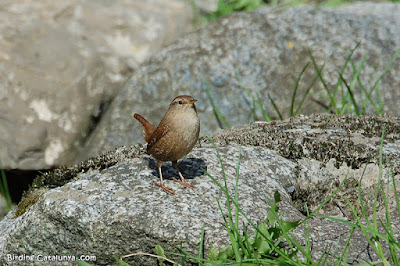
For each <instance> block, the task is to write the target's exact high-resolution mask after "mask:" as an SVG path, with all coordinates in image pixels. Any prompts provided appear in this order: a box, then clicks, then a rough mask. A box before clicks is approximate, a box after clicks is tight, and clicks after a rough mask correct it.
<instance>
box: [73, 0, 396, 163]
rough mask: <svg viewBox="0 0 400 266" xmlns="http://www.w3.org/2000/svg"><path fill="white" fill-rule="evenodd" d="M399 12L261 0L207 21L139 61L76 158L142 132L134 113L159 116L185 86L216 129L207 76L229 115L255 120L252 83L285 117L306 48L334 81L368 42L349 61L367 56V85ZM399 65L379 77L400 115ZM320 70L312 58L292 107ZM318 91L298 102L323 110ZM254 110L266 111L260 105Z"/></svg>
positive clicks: (206, 123) (390, 50) (392, 45)
mask: <svg viewBox="0 0 400 266" xmlns="http://www.w3.org/2000/svg"><path fill="white" fill-rule="evenodd" d="M370 10H373V12H372V13H371V11H370ZM399 12H400V4H393V3H374V4H372V3H356V4H354V5H346V6H341V7H338V8H335V9H331V8H314V7H310V6H297V7H290V8H263V9H261V10H257V11H254V12H251V13H235V14H231V15H229V16H227V17H223V18H220V19H219V20H217V21H214V22H211V23H209V24H206V25H205V26H203V27H202V28H200V29H199V30H197V31H196V32H193V33H191V34H188V35H186V36H184V37H182V38H180V39H178V40H177V41H176V42H174V43H172V44H170V45H169V46H168V47H166V48H164V49H163V50H161V51H160V52H159V53H156V54H155V55H153V56H152V57H151V58H150V59H149V60H148V61H146V62H145V63H144V64H143V65H141V66H140V67H139V68H138V69H136V70H135V71H134V73H133V75H132V77H131V78H130V79H129V80H128V82H127V83H126V85H125V87H124V88H123V89H122V90H121V91H120V93H119V94H118V96H117V97H116V98H115V99H114V101H113V103H112V105H111V107H110V109H109V112H108V113H107V114H106V115H105V116H104V118H103V119H102V121H101V122H100V124H99V126H98V127H97V128H96V129H95V131H94V133H93V134H92V136H90V138H89V139H88V141H87V142H86V144H85V146H84V148H83V150H84V152H83V153H82V154H81V156H80V157H79V158H78V161H80V160H82V159H84V158H88V157H90V156H94V155H96V154H98V153H101V152H103V151H105V150H112V149H114V148H116V147H119V146H121V145H131V144H134V143H137V142H142V134H141V131H142V129H141V125H140V123H137V121H135V120H134V119H133V118H132V115H133V113H135V112H138V113H141V114H142V115H143V116H144V117H146V118H148V119H149V121H150V122H152V123H155V124H157V123H158V122H159V121H160V119H161V118H162V116H163V115H164V113H165V111H166V110H167V108H168V104H169V103H170V101H171V100H172V99H173V98H174V97H175V96H176V95H179V94H190V95H193V96H194V97H196V98H197V99H198V100H199V101H198V103H197V107H198V111H199V115H200V118H201V121H202V134H203V135H204V134H210V133H211V132H213V131H214V130H216V129H217V128H219V127H220V125H219V123H218V121H217V119H216V118H215V115H214V112H213V109H212V105H211V103H210V100H209V98H208V96H207V89H206V88H207V86H208V87H209V88H210V92H211V95H212V97H213V100H214V102H215V103H216V104H217V105H218V107H219V109H220V111H221V113H222V114H223V115H224V116H225V117H226V119H227V120H228V122H229V123H230V124H231V125H236V126H237V125H242V124H246V123H248V122H249V121H250V120H252V117H253V116H252V114H251V110H252V109H253V100H252V98H251V97H250V96H249V95H248V94H247V92H246V89H245V88H248V89H249V90H250V91H251V92H252V93H253V95H254V96H256V95H259V96H260V99H262V104H263V106H264V108H265V110H266V112H267V113H268V114H269V116H270V117H272V118H277V115H276V111H275V110H274V108H273V106H272V104H271V103H270V101H269V100H268V95H270V96H271V98H272V99H273V100H274V101H275V102H276V104H277V106H278V107H279V110H280V112H281V113H282V114H283V115H284V117H288V114H289V109H290V105H291V98H292V95H293V90H294V86H295V82H296V79H297V77H298V76H299V74H300V72H301V70H302V68H303V67H304V66H305V65H306V63H307V62H311V59H310V56H309V53H308V50H311V52H312V54H313V56H314V57H315V60H316V62H317V64H318V66H321V65H322V64H323V63H324V62H325V63H326V64H325V66H324V69H323V70H322V75H323V77H324V80H325V81H326V83H327V86H328V87H329V88H330V89H331V91H333V88H334V85H335V84H336V81H337V80H338V77H339V75H338V74H337V69H340V68H342V66H343V65H344V64H345V61H346V58H347V57H348V56H349V54H350V52H351V50H352V49H354V48H355V47H356V46H357V44H358V43H359V42H361V43H360V45H359V47H358V48H357V49H356V51H355V52H354V54H353V56H352V62H353V63H354V64H355V66H357V67H358V66H359V65H361V63H362V62H363V60H364V57H365V63H364V65H363V68H362V71H361V73H360V80H362V83H363V84H364V86H365V88H366V89H367V90H368V91H370V89H371V88H372V86H373V84H374V82H375V80H376V78H377V75H380V74H381V73H382V72H383V71H384V69H385V67H386V66H387V64H388V63H389V62H390V60H391V58H392V57H393V56H394V55H395V52H396V50H397V49H398V48H399V47H400V19H399V16H397V14H398V13H399ZM350 65H351V64H348V67H347V70H346V71H345V74H344V77H345V78H346V79H347V83H348V84H350V81H351V79H350V76H352V75H353V74H352V73H353V69H352V68H351V67H350ZM399 71H400V61H399V59H397V60H396V61H395V62H394V64H393V65H392V66H391V68H390V69H389V71H388V72H387V73H386V75H385V76H384V77H383V79H382V81H381V82H380V83H379V87H380V89H381V95H382V100H383V103H384V104H383V112H387V113H388V114H391V115H394V116H399V115H400V110H399V108H397V106H399V104H400V94H399V93H400V92H399V90H398V88H399V87H400V78H399V76H398V74H397V73H399ZM238 76H240V78H239V77H238ZM314 77H316V73H315V69H314V67H313V66H312V64H311V65H309V66H308V68H307V69H306V71H305V73H304V75H303V77H302V79H301V82H300V85H299V88H298V92H297V96H296V101H295V107H297V106H298V104H299V102H300V100H301V98H302V97H303V95H304V94H305V91H306V89H307V87H308V86H309V85H310V84H311V83H312V80H313V79H314ZM356 87H357V86H356ZM344 89H345V88H344ZM353 93H354V95H355V98H356V101H357V104H358V105H359V107H360V108H361V102H362V101H364V100H365V99H366V95H365V93H362V92H361V89H360V88H358V87H357V89H355V90H354V92H353ZM377 93H378V92H377V90H375V91H374V92H373V93H372V95H371V96H372V98H373V99H374V102H375V103H377V102H378V101H377ZM320 94H322V95H326V92H325V90H324V89H323V86H322V84H321V82H320V81H317V82H316V84H315V85H314V87H313V90H312V97H308V98H307V100H306V101H305V103H304V105H303V108H302V109H300V112H301V113H304V114H311V113H318V112H326V109H325V107H322V106H321V105H320V104H319V103H317V102H321V101H322V102H323V103H324V104H327V101H325V98H326V97H325V96H321V97H319V96H318V95H320ZM324 97H325V98H324ZM316 98H318V99H320V101H317V100H316ZM340 102H341V101H338V103H340ZM339 107H340V106H339ZM366 112H367V113H375V110H374V109H373V107H372V104H370V103H368V104H367V107H366ZM256 119H262V116H261V114H260V113H259V112H258V111H257V117H256Z"/></svg>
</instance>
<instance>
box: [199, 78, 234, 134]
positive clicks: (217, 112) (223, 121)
mask: <svg viewBox="0 0 400 266" xmlns="http://www.w3.org/2000/svg"><path fill="white" fill-rule="evenodd" d="M204 83H205V86H206V91H207V96H208V99H209V100H210V102H211V106H212V108H213V111H214V114H215V117H216V118H217V122H218V124H219V127H220V128H224V127H226V128H230V127H231V126H230V125H229V123H228V122H227V121H226V119H225V117H224V116H223V115H222V113H221V111H220V110H219V108H218V106H217V105H216V104H215V102H214V100H213V97H212V96H211V91H210V86H208V82H207V81H205V82H204Z"/></svg>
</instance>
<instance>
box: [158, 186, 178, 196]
mask: <svg viewBox="0 0 400 266" xmlns="http://www.w3.org/2000/svg"><path fill="white" fill-rule="evenodd" d="M155 185H156V186H157V187H160V188H161V189H162V190H163V191H164V192H166V193H167V194H172V195H173V194H175V192H174V190H173V189H172V188H170V187H166V186H165V185H164V184H163V183H161V184H158V183H155Z"/></svg>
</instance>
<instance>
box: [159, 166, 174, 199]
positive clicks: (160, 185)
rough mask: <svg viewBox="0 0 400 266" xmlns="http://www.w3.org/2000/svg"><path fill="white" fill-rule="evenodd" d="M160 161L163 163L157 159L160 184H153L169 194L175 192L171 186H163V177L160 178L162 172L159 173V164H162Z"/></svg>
mask: <svg viewBox="0 0 400 266" xmlns="http://www.w3.org/2000/svg"><path fill="white" fill-rule="evenodd" d="M162 163H163V162H161V161H157V167H158V174H159V175H160V184H157V183H155V185H156V186H157V187H160V188H162V190H163V191H164V192H166V193H167V194H168V193H170V194H175V192H174V190H173V189H172V188H169V187H166V186H164V182H163V178H162V173H161V166H162Z"/></svg>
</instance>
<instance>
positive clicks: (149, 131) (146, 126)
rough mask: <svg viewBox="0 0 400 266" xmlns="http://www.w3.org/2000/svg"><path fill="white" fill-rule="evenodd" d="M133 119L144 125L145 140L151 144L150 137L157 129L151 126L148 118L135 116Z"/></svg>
mask: <svg viewBox="0 0 400 266" xmlns="http://www.w3.org/2000/svg"><path fill="white" fill-rule="evenodd" d="M133 117H134V118H136V119H137V120H138V121H139V122H140V123H142V125H143V133H144V140H145V141H146V142H149V139H150V136H151V134H152V133H153V131H154V129H155V127H154V126H153V125H152V124H150V122H149V121H147V120H146V118H144V117H143V116H141V115H140V114H134V115H133Z"/></svg>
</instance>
